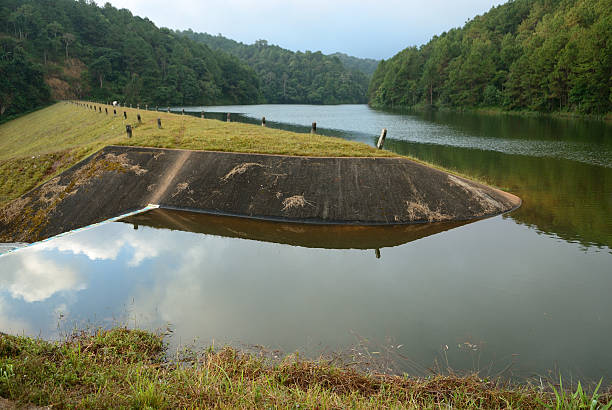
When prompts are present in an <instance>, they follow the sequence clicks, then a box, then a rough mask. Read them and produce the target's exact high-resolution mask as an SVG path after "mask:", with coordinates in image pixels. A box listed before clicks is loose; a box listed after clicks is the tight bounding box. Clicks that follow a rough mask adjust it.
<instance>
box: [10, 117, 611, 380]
mask: <svg viewBox="0 0 612 410" xmlns="http://www.w3.org/2000/svg"><path fill="white" fill-rule="evenodd" d="M187 109H188V108H187ZM205 109H206V111H207V115H217V114H212V112H213V111H215V112H219V113H224V112H232V113H236V114H238V113H240V114H241V115H240V116H239V115H235V116H234V118H236V119H238V120H244V121H253V122H255V121H257V120H256V119H258V118H261V117H262V116H265V117H266V118H267V120H268V124H269V125H271V126H278V127H283V128H291V129H296V130H308V129H309V126H310V123H312V122H313V121H316V122H317V124H318V128H319V130H320V132H322V133H329V134H332V135H338V136H342V137H344V138H350V139H354V140H359V141H364V142H367V143H370V144H372V143H373V142H374V141H375V139H376V135H377V134H378V133H379V132H380V129H381V128H382V127H386V128H388V130H389V134H388V138H387V142H386V144H385V148H387V149H390V150H393V151H396V152H399V153H402V154H407V155H411V156H414V157H417V158H420V159H423V160H425V161H428V162H431V163H435V164H439V165H442V166H444V167H446V168H449V169H453V170H456V171H458V172H461V173H462V174H465V175H472V176H475V177H478V178H479V179H482V180H485V181H488V182H489V183H492V184H494V185H497V186H500V187H503V188H505V189H508V190H510V191H511V192H513V193H515V194H517V195H519V196H521V197H522V198H523V201H524V203H523V206H522V207H521V208H520V209H518V210H517V211H515V212H513V213H510V214H507V215H503V216H497V217H494V218H489V219H486V220H481V221H476V222H472V223H468V224H446V225H435V226H425V225H421V226H413V227H395V228H381V227H370V228H365V227H362V228H351V227H316V226H314V227H313V226H304V225H297V224H280V223H261V222H252V221H248V220H243V219H235V218H223V217H210V216H204V215H198V214H191V213H181V212H170V211H159V210H158V211H151V212H149V213H144V214H140V215H136V216H132V217H130V218H128V219H127V220H124V221H122V222H112V223H107V224H103V225H100V226H97V227H94V228H92V229H88V230H83V231H79V232H75V233H72V234H69V235H65V236H63V237H60V238H56V239H52V240H50V241H47V242H44V243H40V244H36V245H34V246H30V247H27V248H24V249H21V250H18V251H15V252H12V253H9V254H5V255H4V256H2V257H0V271H1V272H2V275H1V276H0V327H1V329H2V330H3V331H5V332H11V333H26V334H30V335H41V336H44V337H50V338H54V337H58V335H59V334H60V333H61V332H65V331H67V330H68V329H70V328H72V327H74V326H78V327H84V326H87V325H92V326H97V325H103V326H107V325H108V326H110V325H113V324H117V323H127V324H129V325H130V326H138V327H142V328H147V329H157V328H163V329H165V328H166V327H169V328H170V329H171V330H172V336H170V338H169V342H170V344H171V346H172V348H175V347H177V346H179V345H184V344H190V343H192V342H195V343H196V344H197V345H200V346H206V345H208V344H210V343H212V342H213V341H214V343H215V345H219V344H224V343H230V344H233V345H236V346H239V347H240V346H248V345H261V346H265V347H266V348H268V349H279V350H281V351H283V352H292V351H295V350H299V351H301V352H304V353H305V354H309V355H318V354H320V353H322V352H328V353H329V352H341V353H343V354H344V356H347V355H348V356H350V355H354V356H357V355H359V354H360V355H359V357H369V358H370V357H371V361H370V362H371V363H372V365H373V366H375V367H376V368H377V369H379V370H387V371H390V372H402V371H406V372H409V373H412V374H424V373H427V369H428V368H432V367H436V368H442V369H444V368H446V367H452V368H453V369H456V370H466V371H472V370H478V371H480V372H481V375H483V376H487V375H497V374H503V375H504V376H517V377H532V376H539V375H544V376H551V375H552V376H553V377H554V376H555V375H557V374H558V373H559V372H561V373H563V374H564V375H566V376H567V375H569V376H571V377H574V378H580V379H583V380H586V381H594V380H599V378H601V377H604V378H605V379H606V381H608V382H609V381H612V351H610V349H609V341H610V340H612V318H611V317H610V312H612V297H611V296H610V293H611V292H612V216H611V215H612V131H611V127H609V126H607V125H605V124H603V123H598V122H585V121H565V120H553V119H540V118H527V119H525V118H519V117H509V116H503V117H497V116H476V115H466V114H441V113H434V114H428V115H424V114H423V115H407V114H392V113H383V112H378V111H374V110H371V109H369V108H367V107H366V106H352V105H351V106H331V107H317V106H265V105H264V106H232V107H206V108H205ZM201 110H202V108H200V107H196V108H193V111H197V112H199V111H201ZM218 115H219V116H220V117H222V114H218ZM135 228H137V229H135ZM351 349H352V350H351Z"/></svg>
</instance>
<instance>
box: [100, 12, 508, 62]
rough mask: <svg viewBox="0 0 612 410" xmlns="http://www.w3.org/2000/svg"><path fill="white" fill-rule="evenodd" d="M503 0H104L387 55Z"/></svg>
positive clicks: (281, 38)
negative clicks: (213, 0)
mask: <svg viewBox="0 0 612 410" xmlns="http://www.w3.org/2000/svg"><path fill="white" fill-rule="evenodd" d="M505 1H506V0H428V1H423V0H420V1H417V0H378V1H373V0H257V1H255V0H225V1H223V2H221V1H216V2H211V1H207V0H204V1H201V0H170V1H169V0H109V2H110V3H111V4H112V5H113V6H115V7H117V8H126V9H128V10H130V11H131V12H132V13H133V14H135V15H138V16H141V17H148V18H149V19H150V20H152V21H153V22H154V23H155V24H156V25H157V26H159V27H169V28H172V29H181V30H187V29H189V28H191V29H192V30H194V31H196V32H206V33H210V34H219V33H220V34H222V35H223V36H225V37H228V38H231V39H233V40H237V41H242V42H244V43H247V44H251V43H253V42H255V41H256V40H259V39H264V40H268V42H269V43H271V44H277V45H279V46H281V47H284V48H287V49H290V50H294V51H297V50H300V51H306V50H310V51H319V50H320V51H322V52H323V53H325V54H330V53H334V52H337V51H340V52H343V53H346V54H349V55H353V56H356V57H366V58H375V59H382V58H384V59H387V58H389V57H392V56H393V55H395V54H396V53H397V52H399V51H401V50H403V49H404V48H406V47H408V46H413V45H417V46H418V45H421V44H424V43H426V42H427V41H428V40H429V39H430V38H431V37H432V36H434V35H436V34H440V33H442V32H444V31H447V30H449V29H451V28H453V27H460V26H462V25H463V24H465V22H466V21H467V20H468V19H470V18H472V17H474V16H476V15H478V14H482V13H484V12H486V11H488V10H489V9H490V8H491V7H493V6H496V5H499V4H502V3H505ZM99 3H100V4H103V3H102V1H99Z"/></svg>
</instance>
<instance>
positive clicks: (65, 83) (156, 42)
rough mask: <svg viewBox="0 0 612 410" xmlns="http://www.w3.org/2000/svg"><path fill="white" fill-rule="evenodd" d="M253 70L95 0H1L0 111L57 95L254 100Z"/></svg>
mask: <svg viewBox="0 0 612 410" xmlns="http://www.w3.org/2000/svg"><path fill="white" fill-rule="evenodd" d="M259 97H260V94H259V83H258V79H257V75H256V74H255V72H254V71H253V70H252V69H251V68H249V67H248V66H247V65H246V64H244V63H242V62H240V61H239V60H238V59H237V58H236V57H233V56H231V55H229V54H227V53H223V52H221V51H214V50H211V49H210V48H209V47H207V46H206V45H204V44H199V43H196V42H194V41H191V40H189V39H187V38H185V37H182V36H177V35H176V34H175V33H173V32H172V31H171V30H168V29H163V28H162V29H159V28H157V27H156V26H155V25H154V24H153V23H152V22H151V21H149V20H148V19H143V18H140V17H135V16H133V15H132V14H131V13H130V12H129V11H128V10H118V9H116V8H114V7H112V6H111V5H110V4H108V3H107V4H106V5H105V6H104V7H98V6H97V5H96V4H95V3H94V2H93V1H84V0H80V1H74V0H25V1H24V0H2V3H0V113H1V114H2V116H0V119H1V118H2V117H6V116H8V115H11V114H15V113H19V112H23V111H26V110H28V109H31V108H34V107H37V106H40V105H43V104H45V103H47V102H48V101H50V100H51V99H65V98H89V99H94V100H100V101H108V100H114V99H117V100H120V101H125V102H126V103H132V104H136V103H141V104H151V105H152V104H159V105H183V104H215V103H254V102H257V101H258V100H259Z"/></svg>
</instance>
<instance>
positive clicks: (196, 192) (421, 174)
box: [0, 146, 521, 242]
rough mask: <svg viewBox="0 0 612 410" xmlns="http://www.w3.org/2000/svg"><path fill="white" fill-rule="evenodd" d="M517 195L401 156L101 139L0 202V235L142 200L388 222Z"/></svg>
mask: <svg viewBox="0 0 612 410" xmlns="http://www.w3.org/2000/svg"><path fill="white" fill-rule="evenodd" d="M520 203H521V200H520V199H519V198H518V197H516V196H514V195H512V194H509V193H506V192H503V191H500V190H498V189H495V188H492V187H489V186H485V185H482V184H479V183H476V182H473V181H470V180H467V179H464V178H461V177H458V176H455V175H452V174H448V173H446V172H443V171H440V170H437V169H433V168H431V167H428V166H425V165H423V164H419V163H417V162H414V161H411V160H409V159H406V158H383V157H381V158H339V157H298V156H282V155H263V154H241V153H228V152H210V151H188V150H171V149H159V148H145V147H125V146H108V147H106V148H104V149H102V150H101V151H99V152H98V153H96V154H94V155H92V156H91V157H89V158H87V159H86V160H84V161H82V162H80V163H78V164H76V165H75V166H73V167H72V168H70V169H68V170H67V171H65V172H64V173H62V174H61V175H59V176H57V177H56V178H54V179H52V180H50V181H48V182H47V183H45V184H43V185H41V186H39V187H38V188H36V189H34V190H32V191H30V192H28V193H27V194H25V195H23V196H22V197H20V198H18V199H17V200H15V201H13V202H11V203H9V204H8V205H7V206H5V207H4V208H3V209H2V210H0V241H5V242H9V241H26V242H33V241H36V240H41V239H45V238H48V237H51V236H54V235H57V234H59V233H62V232H66V231H70V230H72V229H76V228H79V227H83V226H87V225H90V224H92V223H96V222H99V221H102V220H105V219H108V218H112V217H115V216H117V215H121V214H123V213H126V212H128V211H131V210H136V209H140V208H143V207H145V206H146V205H148V204H157V205H160V206H161V207H162V208H163V207H167V208H175V209H184V210H195V211H199V212H205V213H210V214H216V215H228V216H240V217H248V218H256V219H265V220H278V221H293V222H302V223H316V224H355V225H370V224H380V225H392V224H410V223H424V222H442V221H463V220H470V219H475V218H482V217H487V216H493V215H496V214H500V213H503V212H507V211H509V210H512V209H514V208H516V207H518V206H520Z"/></svg>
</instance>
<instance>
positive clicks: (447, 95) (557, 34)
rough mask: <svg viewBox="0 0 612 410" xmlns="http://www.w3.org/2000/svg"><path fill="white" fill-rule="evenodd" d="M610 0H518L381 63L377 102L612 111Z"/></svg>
mask: <svg viewBox="0 0 612 410" xmlns="http://www.w3.org/2000/svg"><path fill="white" fill-rule="evenodd" d="M611 89H612V6H611V4H610V0H514V1H510V2H508V3H506V4H503V5H501V6H498V7H495V8H493V9H491V10H490V11H489V12H488V13H486V14H484V15H482V16H478V17H476V18H474V19H473V20H471V21H469V22H467V23H466V24H465V26H464V27H463V28H458V29H453V30H450V31H449V32H447V33H443V34H441V35H440V36H436V37H434V38H433V39H432V40H431V41H430V42H429V43H427V44H425V45H423V46H421V47H418V48H417V47H409V48H407V49H405V50H403V51H401V52H400V53H398V54H397V55H395V56H394V57H393V58H391V59H389V60H387V61H383V62H381V63H380V64H379V66H378V69H377V71H376V72H375V74H374V76H373V78H372V81H371V83H370V88H369V91H368V94H369V102H370V104H371V105H373V106H385V107H410V106H417V105H432V106H447V107H495V108H501V109H504V110H531V111H539V112H554V111H567V112H579V113H584V114H605V113H608V112H610V111H612V94H611Z"/></svg>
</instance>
